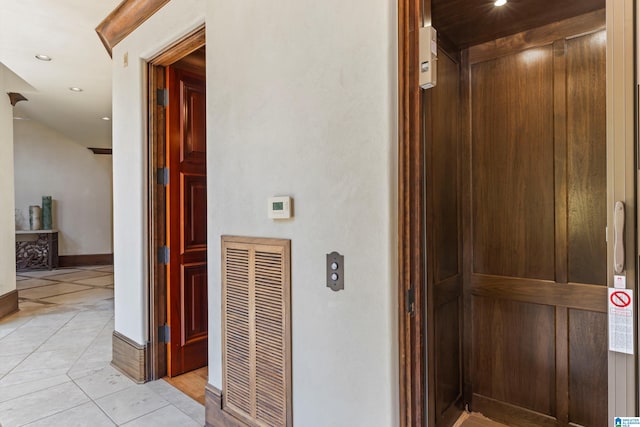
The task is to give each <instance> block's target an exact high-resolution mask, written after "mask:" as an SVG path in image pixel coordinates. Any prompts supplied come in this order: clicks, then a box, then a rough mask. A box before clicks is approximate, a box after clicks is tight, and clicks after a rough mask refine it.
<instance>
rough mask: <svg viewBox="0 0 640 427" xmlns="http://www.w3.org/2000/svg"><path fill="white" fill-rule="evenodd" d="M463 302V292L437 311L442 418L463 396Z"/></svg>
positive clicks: (439, 413)
mask: <svg viewBox="0 0 640 427" xmlns="http://www.w3.org/2000/svg"><path fill="white" fill-rule="evenodd" d="M461 301H462V300H461V295H458V296H456V297H454V298H453V299H451V300H449V301H447V302H446V303H442V304H440V305H439V306H438V308H437V309H436V312H435V330H436V333H435V334H436V343H437V345H436V348H435V349H434V352H435V359H436V360H435V366H436V372H435V378H436V383H435V386H436V389H435V395H436V412H437V417H438V418H443V417H444V416H445V415H446V412H447V410H448V409H449V408H450V407H451V406H452V405H455V402H457V401H459V400H460V399H461V398H462V371H461V369H460V368H461V366H462V358H461V357H462V354H461V346H460V342H461V341H460V340H461V338H462V335H461V334H462V331H461V329H460V328H461V319H460V314H461ZM436 424H437V425H438V423H437V422H436Z"/></svg>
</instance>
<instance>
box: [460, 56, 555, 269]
mask: <svg viewBox="0 0 640 427" xmlns="http://www.w3.org/2000/svg"><path fill="white" fill-rule="evenodd" d="M552 81H553V50H552V48H551V47H550V46H546V47H541V48H535V49H529V50H527V51H524V52H519V53H516V54H513V55H510V56H506V57H502V58H498V59H494V60H491V61H487V62H483V63H478V64H475V65H473V66H472V67H471V91H472V100H471V115H472V117H471V118H472V124H471V131H472V165H471V167H472V172H471V174H472V185H473V187H472V195H473V203H472V213H471V215H472V223H473V269H474V270H473V271H474V272H476V273H482V274H491V275H498V276H513V277H524V278H531V279H545V280H553V279H554V278H555V260H554V253H555V252H554V243H555V234H554V230H555V223H554V174H553V172H554V145H553V100H554V97H553V85H552V84H550V82H552Z"/></svg>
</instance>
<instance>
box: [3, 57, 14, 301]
mask: <svg viewBox="0 0 640 427" xmlns="http://www.w3.org/2000/svg"><path fill="white" fill-rule="evenodd" d="M2 68H4V66H3V65H2V64H1V63H0V73H1V72H2ZM0 83H1V80H0ZM2 89H4V86H3V85H2V84H0V183H2V184H1V185H0V296H2V295H5V294H7V293H9V292H11V291H14V290H15V289H16V248H15V227H14V196H13V194H14V187H13V107H12V106H11V103H10V102H9V97H8V96H7V95H6V94H5V90H2Z"/></svg>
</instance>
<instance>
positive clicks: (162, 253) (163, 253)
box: [158, 246, 169, 265]
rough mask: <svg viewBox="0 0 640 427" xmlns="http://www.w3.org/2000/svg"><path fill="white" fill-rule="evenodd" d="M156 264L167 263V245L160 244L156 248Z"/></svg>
mask: <svg viewBox="0 0 640 427" xmlns="http://www.w3.org/2000/svg"><path fill="white" fill-rule="evenodd" d="M158 264H160V265H167V264H169V248H168V247H167V246H160V247H159V248H158Z"/></svg>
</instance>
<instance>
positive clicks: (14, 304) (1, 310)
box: [0, 290, 18, 319]
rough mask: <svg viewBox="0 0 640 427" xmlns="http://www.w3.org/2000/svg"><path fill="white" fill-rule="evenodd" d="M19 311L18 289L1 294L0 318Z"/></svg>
mask: <svg viewBox="0 0 640 427" xmlns="http://www.w3.org/2000/svg"><path fill="white" fill-rule="evenodd" d="M16 311H18V291H17V290H13V291H9V292H7V293H6V294H4V295H0V319H2V318H3V317H5V316H8V315H9V314H12V313H15V312H16Z"/></svg>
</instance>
